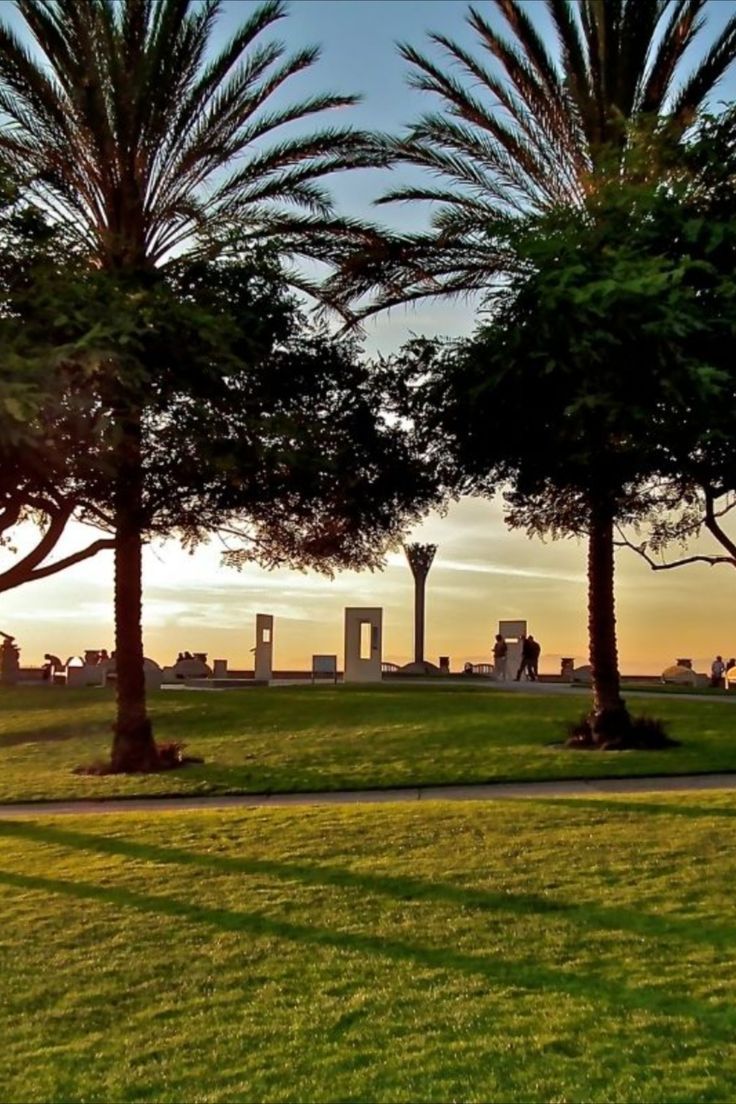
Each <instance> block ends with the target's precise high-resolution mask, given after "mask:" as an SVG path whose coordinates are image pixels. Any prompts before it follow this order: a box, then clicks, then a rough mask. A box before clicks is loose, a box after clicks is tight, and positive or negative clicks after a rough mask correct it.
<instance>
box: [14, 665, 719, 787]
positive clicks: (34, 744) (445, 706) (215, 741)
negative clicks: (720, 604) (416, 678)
mask: <svg viewBox="0 0 736 1104" xmlns="http://www.w3.org/2000/svg"><path fill="white" fill-rule="evenodd" d="M588 700H589V699H588V698H587V697H586V696H576V697H560V696H552V695H549V696H540V695H531V694H530V695H528V696H525V695H519V694H504V693H503V692H500V691H497V690H478V689H465V688H458V689H456V688H454V687H449V688H442V687H435V688H432V687H426V688H425V687H377V688H373V687H371V688H366V689H354V688H343V687H337V688H324V687H318V688H316V689H315V688H312V687H301V688H300V687H288V688H283V689H282V688H277V687H273V688H270V689H268V688H263V689H260V688H256V689H253V690H244V691H231V692H228V693H192V692H186V691H162V692H160V693H158V694H154V695H152V698H151V712H152V714H153V718H154V722H155V727H156V734H157V737H158V739H159V740H162V741H169V740H181V741H184V742H185V744H186V748H187V752H188V753H189V754H191V755H198V756H201V757H202V758H204V760H205V762H204V764H203V765H202V766H192V767H187V768H185V769H184V770H179V771H171V772H167V773H164V774H160V775H156V776H153V777H152V776H148V777H120V776H118V777H107V778H104V777H103V778H99V777H85V776H79V775H74V774H73V773H72V771H73V768H74V767H75V766H78V765H79V764H89V763H90V762H92V761H94V760H96V759H101V758H104V757H105V755H106V754H108V753H109V744H110V739H111V733H110V724H111V722H112V718H113V701H112V696H111V695H110V694H109V693H108V692H107V691H101V690H78V691H70V690H66V689H64V688H58V689H22V690H14V691H7V690H5V691H2V692H0V801H19V800H23V801H28V800H44V799H50V798H70V797H105V796H113V795H128V796H133V795H140V794H144V795H145V794H157V793H158V794H160V793H228V792H230V793H238V792H264V791H265V792H268V791H278V790H319V789H326V790H334V789H340V788H343V787H345V788H360V787H372V786H377V787H386V786H405V785H418V784H441V783H445V782H451V783H454V782H457V783H459V782H487V781H493V780H504V779H506V780H507V779H517V780H533V779H543V778H574V777H578V778H579V777H590V776H601V775H628V774H631V775H637V774H638V775H641V774H644V775H645V774H658V773H678V774H686V773H689V772H697V771H728V770H736V703H734V704H728V703H726V702H721V701H708V700H707V699H704V700H703V701H681V700H678V699H677V698H676V697H666V696H664V695H663V696H662V697H660V698H651V699H648V700H645V699H633V698H632V699H631V705H632V708H634V710H635V711H636V712H646V713H649V714H654V715H656V716H658V717H662V718H663V719H665V720H666V721H669V722H670V724H671V732H672V735H673V736H675V737H676V738H677V739H679V740H681V741H682V742H683V746H682V747H681V748H678V749H675V750H673V751H668V752H636V753H634V752H626V753H624V754H616V753H608V754H601V753H590V752H572V751H568V750H564V749H562V748H554V747H549V746H548V745H549V744H550V743H552V742H553V741H558V740H560V739H561V738H562V736H563V735H564V732H563V726H564V723H565V722H566V721H569V720H571V719H573V718H575V717H577V716H579V715H580V714H581V713H582V712H583V710H584V709H585V708H586V707H587V705H588Z"/></svg>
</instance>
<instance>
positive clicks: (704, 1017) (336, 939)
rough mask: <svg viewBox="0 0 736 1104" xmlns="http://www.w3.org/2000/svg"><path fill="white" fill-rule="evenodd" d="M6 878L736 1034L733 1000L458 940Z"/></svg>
mask: <svg viewBox="0 0 736 1104" xmlns="http://www.w3.org/2000/svg"><path fill="white" fill-rule="evenodd" d="M0 884H3V885H5V886H8V887H10V888H14V889H20V890H33V891H38V892H42V893H52V894H63V895H64V896H67V897H72V898H75V899H77V900H80V901H94V902H96V903H100V904H105V905H114V906H115V907H116V908H126V909H136V910H138V911H139V912H143V913H148V914H156V915H160V916H167V917H170V918H172V919H174V920H177V921H179V922H181V921H187V922H190V923H195V924H204V925H207V926H209V927H214V928H216V929H217V930H219V931H229V932H237V933H242V934H247V935H249V936H253V937H256V938H276V939H283V940H287V941H289V942H292V943H299V944H303V945H305V946H308V947H317V948H324V949H326V950H339V951H346V952H349V953H351V954H358V955H365V956H374V957H378V958H381V959H384V960H386V961H388V962H397V963H406V964H408V965H411V966H419V967H425V968H429V969H433V970H441V971H451V972H456V973H464V974H468V975H472V976H480V977H482V978H484V979H485V980H486V981H487V982H488V983H489V984H491V985H494V986H499V987H501V988H508V987H513V988H516V989H525V990H530V991H551V992H554V993H562V994H565V995H566V996H569V997H573V998H576V999H583V1000H586V1001H591V1000H593V1001H594V1002H595V1003H596V1004H597V1003H599V1002H603V1003H605V1004H611V1005H613V1006H615V1008H616V1009H617V1010H619V1011H621V1010H629V1011H646V1012H649V1013H652V1014H658V1015H665V1016H668V1017H669V1016H685V1017H688V1018H691V1019H694V1020H697V1021H699V1022H701V1023H703V1024H704V1025H705V1026H707V1030H708V1031H709V1033H710V1034H711V1035H714V1036H718V1037H722V1038H724V1039H725V1038H728V1039H729V1041H730V1040H731V1039H732V1036H733V1030H734V1024H735V1022H736V1013H734V1012H733V1011H732V1010H731V1009H730V1007H728V1006H724V1005H721V1006H714V1005H713V1004H710V1003H705V1002H703V1001H700V1000H698V999H696V998H693V997H689V996H686V995H683V994H675V993H672V992H670V991H667V990H664V989H662V988H661V987H660V988H653V987H650V986H637V987H636V988H632V987H631V986H628V985H626V984H624V983H622V982H620V981H615V980H613V979H611V978H601V977H597V976H595V975H586V974H580V973H574V972H572V971H569V970H565V969H550V968H549V967H547V966H545V965H542V964H540V963H538V962H533V961H530V962H514V961H508V960H504V959H500V958H498V957H489V956H484V955H480V954H478V955H476V954H468V953H464V952H462V951H458V950H455V949H453V948H452V947H426V946H417V945H415V944H413V943H409V942H404V941H401V940H396V939H387V938H385V937H382V936H377V935H368V934H364V933H361V932H351V931H340V930H335V929H330V928H318V927H314V926H311V925H307V924H298V923H293V922H291V921H286V920H279V919H274V918H271V917H268V916H264V915H263V914H262V913H256V912H242V911H240V910H233V909H224V908H212V907H208V906H204V905H197V904H193V903H191V902H188V901H181V900H178V899H176V898H173V897H166V896H158V895H153V894H147V893H138V892H135V891H133V890H129V889H126V888H123V887H120V886H118V887H115V888H113V887H110V886H100V885H94V884H91V883H88V882H80V881H70V880H66V879H61V878H47V877H39V876H36V875H30V874H20V873H17V872H14V871H7V870H5V871H3V870H0Z"/></svg>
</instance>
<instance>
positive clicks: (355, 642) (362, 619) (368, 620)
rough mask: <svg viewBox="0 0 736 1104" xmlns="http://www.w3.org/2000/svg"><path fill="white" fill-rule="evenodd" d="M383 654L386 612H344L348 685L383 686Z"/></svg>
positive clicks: (348, 609) (358, 609) (364, 609)
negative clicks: (373, 684) (357, 683)
mask: <svg viewBox="0 0 736 1104" xmlns="http://www.w3.org/2000/svg"><path fill="white" fill-rule="evenodd" d="M382 651H383V610H382V609H376V608H373V607H364V606H348V607H346V609H345V666H344V675H343V679H344V681H345V682H380V681H381V659H382Z"/></svg>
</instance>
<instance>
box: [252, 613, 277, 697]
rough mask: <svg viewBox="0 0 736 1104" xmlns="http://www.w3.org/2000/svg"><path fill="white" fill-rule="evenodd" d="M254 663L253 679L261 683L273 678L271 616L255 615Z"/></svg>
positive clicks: (264, 614)
mask: <svg viewBox="0 0 736 1104" xmlns="http://www.w3.org/2000/svg"><path fill="white" fill-rule="evenodd" d="M255 651H256V662H255V673H254V677H255V678H256V679H257V680H259V681H261V682H270V680H271V679H272V678H273V615H272V614H270V613H257V614H256V648H255Z"/></svg>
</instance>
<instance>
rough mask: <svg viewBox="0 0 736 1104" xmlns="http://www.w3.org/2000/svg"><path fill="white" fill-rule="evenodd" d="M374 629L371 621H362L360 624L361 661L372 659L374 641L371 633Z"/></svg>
mask: <svg viewBox="0 0 736 1104" xmlns="http://www.w3.org/2000/svg"><path fill="white" fill-rule="evenodd" d="M372 628H373V626H372V625H371V623H370V621H361V622H360V658H361V659H370V658H371V644H372V641H373V633H372V632H371V629H372Z"/></svg>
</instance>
